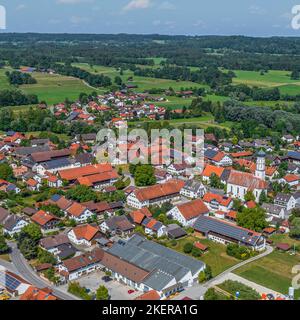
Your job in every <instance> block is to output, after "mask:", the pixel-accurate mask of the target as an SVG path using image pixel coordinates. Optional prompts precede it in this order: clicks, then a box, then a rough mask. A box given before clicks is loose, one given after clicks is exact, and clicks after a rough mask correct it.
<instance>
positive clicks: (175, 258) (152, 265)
mask: <svg viewBox="0 0 300 320" xmlns="http://www.w3.org/2000/svg"><path fill="white" fill-rule="evenodd" d="M108 252H110V253H111V254H114V255H116V256H118V257H120V258H121V259H124V260H126V261H128V262H130V263H132V264H134V265H136V266H137V267H139V268H142V269H144V270H146V271H149V272H152V271H154V270H160V271H162V272H164V273H167V274H169V275H171V276H172V277H174V278H175V279H176V280H177V281H179V280H181V279H182V277H184V276H185V275H186V274H187V273H188V272H189V271H191V273H192V274H193V275H194V274H196V273H197V272H198V271H199V270H201V269H202V268H203V267H204V263H203V262H201V261H199V260H196V259H193V258H191V257H188V256H185V255H183V254H181V253H178V252H176V251H173V250H171V249H169V248H166V247H164V246H162V245H160V244H158V243H156V242H152V241H149V240H147V239H145V238H143V237H142V236H140V235H138V234H135V235H134V236H133V237H131V238H130V239H129V240H128V241H126V242H125V241H119V242H118V243H115V244H114V245H113V246H112V247H111V248H110V249H109V250H108ZM152 285H155V284H152ZM152 285H150V287H152V288H155V287H153V286H152Z"/></svg>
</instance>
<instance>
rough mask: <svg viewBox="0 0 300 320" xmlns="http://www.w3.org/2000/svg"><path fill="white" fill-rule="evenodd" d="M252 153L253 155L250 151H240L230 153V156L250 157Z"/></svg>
mask: <svg viewBox="0 0 300 320" xmlns="http://www.w3.org/2000/svg"><path fill="white" fill-rule="evenodd" d="M252 155H253V152H252V151H241V152H234V153H231V156H232V157H233V158H243V157H251V156H252Z"/></svg>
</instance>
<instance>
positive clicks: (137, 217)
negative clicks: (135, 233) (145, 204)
mask: <svg viewBox="0 0 300 320" xmlns="http://www.w3.org/2000/svg"><path fill="white" fill-rule="evenodd" d="M130 217H131V218H132V220H133V222H134V223H136V224H141V223H142V221H143V220H144V218H145V217H148V218H149V217H152V214H151V212H150V210H149V209H148V208H142V209H140V210H136V211H132V212H130Z"/></svg>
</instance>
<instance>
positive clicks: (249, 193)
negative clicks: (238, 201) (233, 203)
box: [245, 191, 255, 201]
mask: <svg viewBox="0 0 300 320" xmlns="http://www.w3.org/2000/svg"><path fill="white" fill-rule="evenodd" d="M245 201H255V196H254V194H253V192H252V191H247V193H246V194H245Z"/></svg>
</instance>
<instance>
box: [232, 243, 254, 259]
mask: <svg viewBox="0 0 300 320" xmlns="http://www.w3.org/2000/svg"><path fill="white" fill-rule="evenodd" d="M226 253H227V254H228V255H229V256H231V257H235V258H236V259H240V260H246V259H248V258H249V257H250V255H251V252H250V250H249V249H248V248H246V247H243V246H239V245H238V244H235V243H230V244H228V245H227V248H226Z"/></svg>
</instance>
